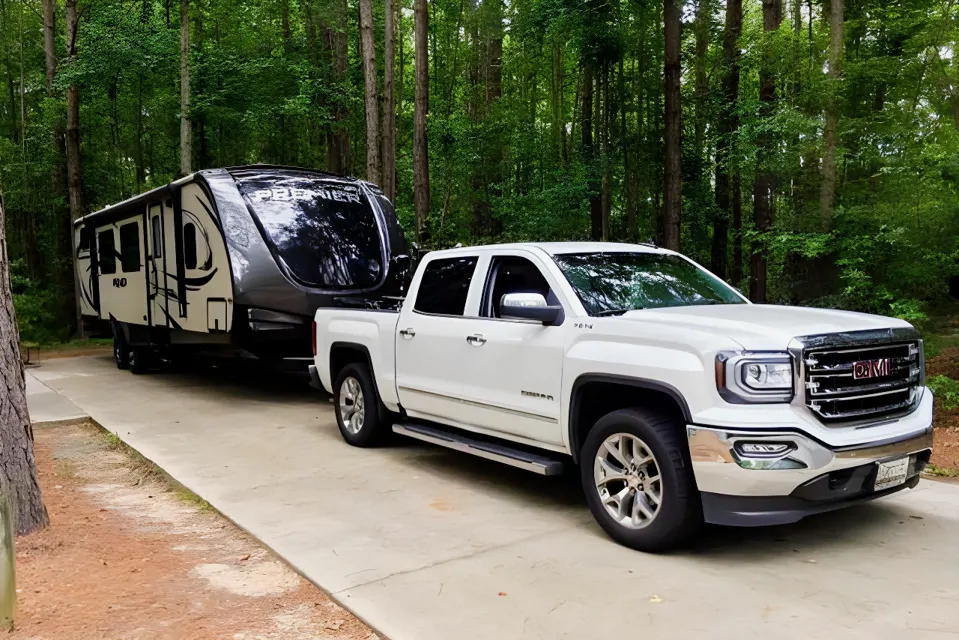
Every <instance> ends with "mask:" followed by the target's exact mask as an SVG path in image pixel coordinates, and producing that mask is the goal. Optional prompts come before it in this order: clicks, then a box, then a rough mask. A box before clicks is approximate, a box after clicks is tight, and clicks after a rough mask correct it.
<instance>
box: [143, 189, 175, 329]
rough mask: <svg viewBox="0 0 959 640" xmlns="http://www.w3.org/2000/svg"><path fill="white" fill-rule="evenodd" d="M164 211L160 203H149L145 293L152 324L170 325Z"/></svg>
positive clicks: (156, 325) (158, 325)
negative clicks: (148, 299)
mask: <svg viewBox="0 0 959 640" xmlns="http://www.w3.org/2000/svg"><path fill="white" fill-rule="evenodd" d="M163 218H164V211H163V205H162V204H161V203H159V202H158V203H156V204H151V205H150V207H149V209H148V215H147V224H148V227H147V293H148V295H149V298H150V311H151V319H152V324H153V326H155V327H169V326H170V310H169V298H168V296H167V291H168V288H167V287H168V286H169V282H168V281H167V271H166V264H165V260H166V258H165V256H166V248H167V247H166V241H165V234H164V229H165V228H166V225H164V220H163Z"/></svg>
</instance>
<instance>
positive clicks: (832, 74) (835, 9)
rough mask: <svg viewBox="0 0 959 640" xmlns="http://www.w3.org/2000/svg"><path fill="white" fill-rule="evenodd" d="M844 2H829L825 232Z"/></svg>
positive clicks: (832, 191)
mask: <svg viewBox="0 0 959 640" xmlns="http://www.w3.org/2000/svg"><path fill="white" fill-rule="evenodd" d="M843 13H844V0H830V2H829V90H828V93H827V99H826V124H825V127H824V128H823V136H822V137H823V146H824V147H825V149H824V152H823V158H822V186H821V188H820V191H819V221H820V227H821V228H822V230H823V231H831V230H832V222H833V205H834V204H835V199H836V164H837V163H836V143H837V134H836V127H837V126H838V124H839V91H840V85H841V83H842V63H843V53H844V52H843V48H844V47H843V21H844V15H843Z"/></svg>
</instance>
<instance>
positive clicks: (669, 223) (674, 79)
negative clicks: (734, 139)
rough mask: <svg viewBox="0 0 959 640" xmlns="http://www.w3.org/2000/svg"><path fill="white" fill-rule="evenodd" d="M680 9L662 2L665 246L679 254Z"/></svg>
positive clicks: (676, 4) (676, 0)
mask: <svg viewBox="0 0 959 640" xmlns="http://www.w3.org/2000/svg"><path fill="white" fill-rule="evenodd" d="M680 15H681V7H680V6H679V0H663V21H664V26H665V35H666V38H665V47H666V52H665V63H664V73H665V77H666V81H665V94H666V96H665V97H666V104H665V110H664V111H665V114H664V120H665V127H666V128H665V135H664V141H665V144H664V146H665V149H664V152H665V159H666V162H665V168H664V176H663V242H664V244H665V246H666V248H667V249H672V250H673V251H679V238H680V221H681V218H682V207H683V191H682V190H683V185H682V179H683V177H682V166H681V165H682V146H681V140H680V136H681V134H682V109H681V106H680V97H679V74H680V60H679V49H680V41H681V32H680Z"/></svg>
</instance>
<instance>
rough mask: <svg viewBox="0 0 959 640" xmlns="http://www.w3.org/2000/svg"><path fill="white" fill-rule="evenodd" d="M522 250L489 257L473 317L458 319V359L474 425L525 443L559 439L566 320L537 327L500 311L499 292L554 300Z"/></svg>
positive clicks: (533, 261) (556, 442)
mask: <svg viewBox="0 0 959 640" xmlns="http://www.w3.org/2000/svg"><path fill="white" fill-rule="evenodd" d="M521 253H522V252H514V253H503V254H497V255H494V256H493V257H492V259H491V261H490V263H489V275H488V276H487V277H485V278H484V279H483V280H484V282H485V283H486V287H485V290H484V292H483V295H482V298H481V300H480V312H479V317H478V318H472V319H469V320H466V321H465V325H464V327H463V330H464V335H463V336H462V337H461V338H460V339H461V340H462V341H463V342H464V343H468V344H469V345H470V348H469V352H468V354H467V356H466V358H465V359H464V360H463V362H462V364H461V371H462V372H463V375H464V376H466V377H465V379H464V384H465V385H466V386H467V387H468V388H469V389H470V396H471V398H472V400H473V401H474V403H475V407H473V409H472V410H471V412H470V416H471V420H472V421H473V423H474V424H475V425H476V426H477V427H480V428H483V429H489V430H492V431H498V432H502V433H506V434H509V435H513V436H518V437H520V438H523V439H526V440H530V441H533V442H542V443H549V444H554V445H562V444H563V434H562V432H561V428H560V422H561V420H560V412H561V410H562V406H563V403H562V394H561V391H562V383H563V358H564V348H565V344H566V340H567V338H566V336H567V331H566V329H567V326H564V325H566V324H568V323H561V324H560V325H559V326H544V325H543V324H542V323H540V322H536V321H531V320H511V319H506V318H502V317H501V315H500V309H499V302H500V300H501V299H502V296H503V295H505V294H507V293H539V294H542V295H543V297H544V298H546V299H547V302H549V303H550V304H561V301H560V300H559V298H558V297H557V296H556V294H555V293H554V292H555V291H556V290H557V287H555V286H552V285H551V284H550V283H549V281H548V280H547V278H546V276H545V275H544V270H542V269H541V268H540V266H539V265H538V264H537V262H538V258H537V257H535V256H532V255H522V254H521Z"/></svg>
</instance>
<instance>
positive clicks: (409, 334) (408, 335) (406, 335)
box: [400, 329, 416, 340]
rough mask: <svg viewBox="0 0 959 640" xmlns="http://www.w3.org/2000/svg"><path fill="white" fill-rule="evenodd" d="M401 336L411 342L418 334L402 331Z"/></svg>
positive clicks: (407, 330)
mask: <svg viewBox="0 0 959 640" xmlns="http://www.w3.org/2000/svg"><path fill="white" fill-rule="evenodd" d="M400 335H401V336H403V337H404V338H406V339H407V340H409V339H410V338H413V337H414V336H416V332H415V331H413V330H412V329H400Z"/></svg>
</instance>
